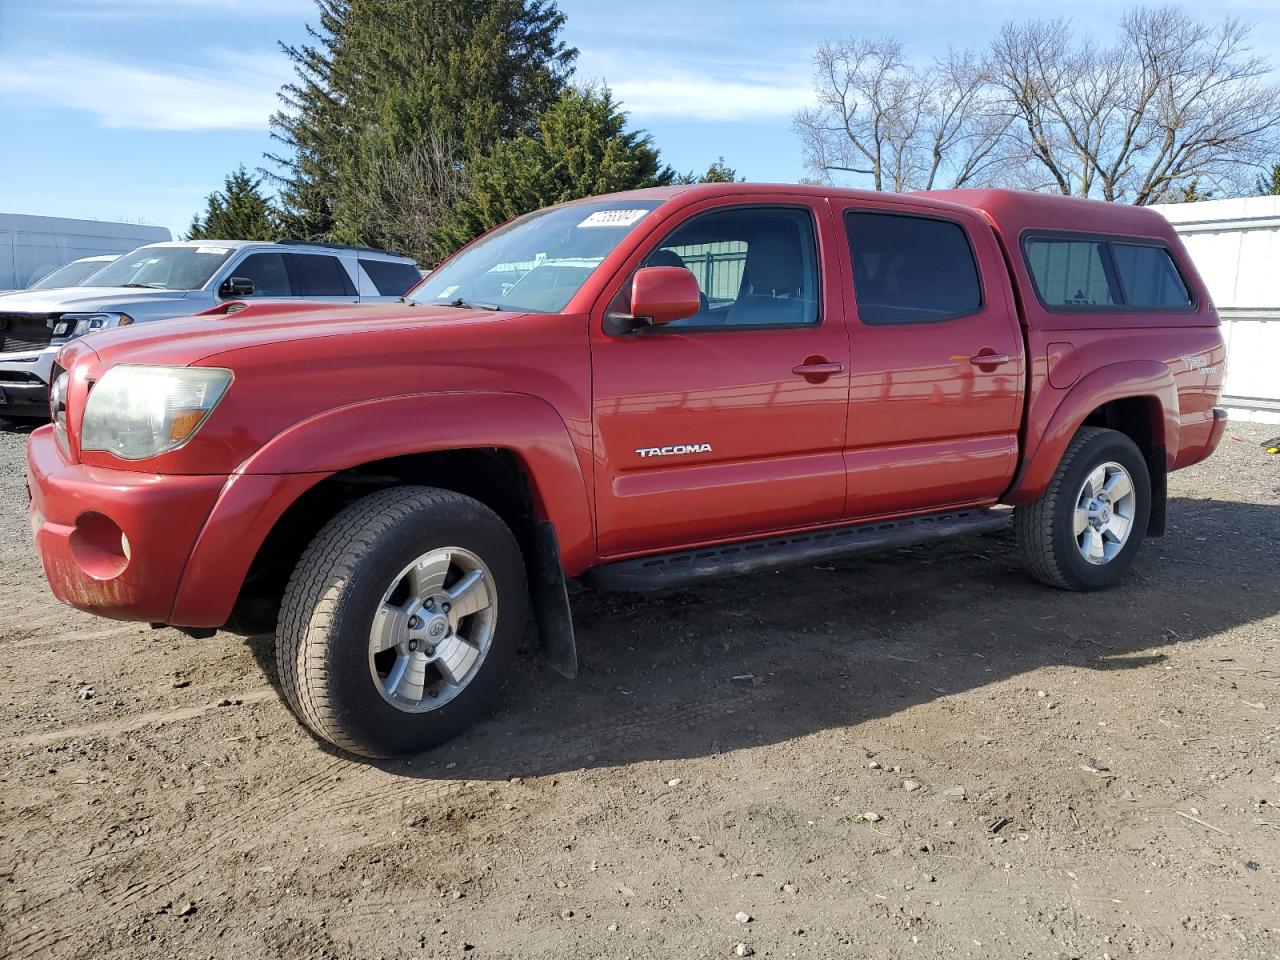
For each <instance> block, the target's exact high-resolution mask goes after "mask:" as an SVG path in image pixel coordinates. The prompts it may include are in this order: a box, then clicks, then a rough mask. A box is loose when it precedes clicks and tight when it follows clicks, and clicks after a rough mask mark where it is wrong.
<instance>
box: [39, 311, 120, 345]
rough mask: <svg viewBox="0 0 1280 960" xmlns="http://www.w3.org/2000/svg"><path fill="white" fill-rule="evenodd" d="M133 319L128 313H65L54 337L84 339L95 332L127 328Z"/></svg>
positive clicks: (57, 325)
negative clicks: (112, 328) (86, 335)
mask: <svg viewBox="0 0 1280 960" xmlns="http://www.w3.org/2000/svg"><path fill="white" fill-rule="evenodd" d="M131 323H133V317H131V316H129V315H128V314H127V313H64V314H63V315H62V316H60V317H59V318H58V322H57V323H56V324H55V325H54V327H53V335H54V336H55V337H62V338H64V339H67V340H74V339H75V338H76V337H83V336H84V335H85V334H86V333H93V331H95V330H105V329H107V328H109V327H127V326H128V325H129V324H131Z"/></svg>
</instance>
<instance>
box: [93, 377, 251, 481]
mask: <svg viewBox="0 0 1280 960" xmlns="http://www.w3.org/2000/svg"><path fill="white" fill-rule="evenodd" d="M230 384H231V371H230V370H223V369H221V368H219V367H153V366H143V365H135V364H123V363H122V364H120V365H119V366H115V367H112V368H111V369H110V370H108V371H107V373H106V375H105V376H104V377H103V378H102V379H101V380H99V381H98V383H97V384H96V385H95V386H94V388H93V389H92V390H91V391H90V392H89V402H88V403H87V404H86V405H85V409H84V419H83V420H82V422H81V427H80V449H82V450H105V451H106V452H108V453H114V454H115V455H116V456H117V457H120V458H121V459H122V460H145V459H146V458H147V457H154V456H156V455H158V454H161V453H166V452H167V451H169V450H176V449H177V448H178V447H180V446H182V445H183V444H184V443H186V442H187V441H188V440H190V439H191V438H192V437H193V436H195V434H196V431H197V430H199V429H200V426H201V424H203V423H204V421H205V419H206V418H207V417H208V416H209V414H210V413H212V412H213V408H214V407H216V406H217V405H218V401H219V400H221V399H222V397H223V395H224V394H225V393H226V392H227V387H228V386H230Z"/></svg>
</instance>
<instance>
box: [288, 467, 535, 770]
mask: <svg viewBox="0 0 1280 960" xmlns="http://www.w3.org/2000/svg"><path fill="white" fill-rule="evenodd" d="M441 556H443V557H444V558H445V559H443V560H441V559H440V557H441ZM442 563H443V565H444V567H445V570H446V573H445V574H441V575H440V577H439V580H440V589H439V591H437V592H436V593H435V594H433V596H435V597H436V598H437V599H436V601H434V602H431V601H425V604H426V605H424V606H420V607H415V606H414V604H415V603H423V602H424V601H423V600H422V599H421V597H418V596H417V594H418V593H419V592H421V593H423V594H424V595H425V593H427V592H428V590H429V589H434V582H435V581H434V579H433V578H434V574H435V573H436V572H437V571H438V569H439V567H440V564H442ZM455 567H457V568H458V569H462V568H463V567H467V568H469V572H468V573H467V574H466V575H465V576H461V575H460V576H459V578H458V579H456V580H454V581H453V583H452V585H451V586H450V585H447V584H448V583H449V581H448V579H447V577H448V576H451V575H452V571H453V570H454V568H455ZM468 578H471V580H474V581H477V583H478V587H483V588H484V590H485V596H484V598H482V599H483V600H484V601H485V602H486V603H487V605H486V606H485V607H484V608H483V609H482V610H480V611H479V612H476V613H464V614H462V615H461V616H460V617H459V618H458V622H457V624H456V626H455V625H454V624H453V619H452V617H453V615H454V614H451V611H450V605H449V602H448V600H449V599H454V598H453V595H452V594H451V593H450V592H449V591H461V589H462V586H463V582H464V581H465V580H467V579H468ZM419 585H422V590H420V591H419V590H418V589H417V587H418V586H419ZM478 587H477V589H478ZM406 597H407V599H404V598H406ZM465 600H466V598H465V597H463V596H462V594H461V593H459V594H458V598H457V605H458V606H459V607H463V606H467V604H466V602H465ZM476 602H477V603H478V602H480V601H476ZM527 604H528V595H527V587H526V583H525V572H524V563H523V561H522V558H521V553H520V548H519V546H518V544H517V543H516V540H515V537H514V536H513V535H512V533H511V531H510V529H508V527H507V526H506V524H504V523H503V522H502V520H500V519H499V518H498V516H497V515H496V514H495V513H494V512H493V511H492V510H490V509H489V508H488V507H486V506H484V505H483V504H481V503H479V502H478V501H476V500H473V499H471V498H470V497H464V496H462V495H460V494H457V493H453V492H450V491H447V490H439V489H435V488H432V487H396V488H392V489H388V490H382V491H380V492H378V493H374V494H371V495H370V496H367V497H365V498H363V499H361V500H359V501H357V502H355V503H353V504H351V505H350V506H348V507H346V508H345V509H344V510H343V511H342V512H341V513H339V514H338V515H337V516H336V517H334V518H333V519H332V520H330V521H329V523H327V524H326V525H325V527H324V528H323V529H322V530H321V531H320V532H319V533H318V534H317V535H316V537H315V539H314V540H313V541H312V542H311V544H310V545H309V546H308V547H307V549H306V551H305V552H304V553H303V555H302V558H301V559H300V560H299V561H298V564H297V566H296V567H295V568H294V571H293V575H292V576H291V577H290V579H289V585H288V587H287V588H286V589H285V594H284V598H283V602H282V603H281V608H280V619H279V623H278V625H277V630H276V664H277V667H278V669H279V676H280V686H281V688H282V690H283V692H284V696H285V699H286V701H287V702H288V704H289V706H290V707H291V708H292V709H293V711H294V713H295V714H297V716H298V718H299V719H300V720H301V721H302V722H303V723H304V724H305V725H306V726H307V727H308V728H309V729H310V730H311V731H312V732H314V733H315V734H316V735H317V736H319V737H321V738H323V739H325V740H327V741H329V742H330V743H332V744H334V745H335V746H338V747H341V748H342V749H343V750H347V751H349V752H351V753H355V754H360V755H361V756H366V757H391V756H397V755H400V754H406V753H417V752H419V751H423V750H427V749H430V748H431V747H434V746H436V745H438V744H440V743H443V742H444V741H446V740H448V739H450V738H451V737H453V736H455V735H457V734H458V733H459V732H461V731H462V730H464V729H465V728H466V727H467V726H469V725H470V724H471V723H472V722H474V721H475V720H476V719H477V718H478V717H480V716H481V715H482V714H483V713H485V712H486V711H487V710H488V709H489V707H490V706H491V705H492V704H493V701H494V699H495V698H496V695H497V693H498V692H499V690H500V689H501V687H502V684H503V681H504V680H505V679H506V676H507V674H508V672H509V668H510V666H511V662H512V660H513V658H514V656H515V652H516V647H517V646H518V644H519V641H520V638H521V635H522V633H523V631H524V625H525V613H526V609H527ZM472 605H474V604H472ZM413 609H417V611H418V614H420V616H418V615H415V616H409V614H408V613H406V612H404V611H407V610H413ZM468 609H469V607H468ZM388 611H391V612H390V613H389V612H388ZM428 611H430V612H428ZM454 613H456V612H454ZM442 619H443V620H445V621H447V622H446V623H445V625H444V627H443V628H441V620H442ZM375 620H377V625H375ZM414 621H416V622H417V624H418V626H419V627H421V629H420V630H419V631H418V632H417V633H416V634H415V633H412V632H411V631H410V630H409V627H410V626H412V625H413V623H414ZM477 624H480V625H481V626H482V627H483V630H482V631H481V632H480V633H477V626H476V625H477ZM440 629H442V630H443V631H445V632H447V636H443V639H441V638H440V637H441V634H440V633H438V632H437V631H438V630H440ZM466 633H469V634H471V635H473V639H474V643H473V644H472V645H473V646H474V647H475V648H476V649H479V647H480V646H481V640H480V639H479V638H480V637H481V636H484V637H487V638H488V640H487V645H486V646H485V647H484V651H483V652H482V653H478V654H475V656H478V658H479V659H478V661H475V662H474V664H473V665H472V666H471V667H470V668H469V672H468V673H467V674H466V677H465V679H464V678H459V679H458V683H457V684H456V685H455V684H450V683H449V682H448V680H447V678H448V677H449V674H448V672H447V671H445V670H443V669H441V668H442V667H444V666H445V665H446V658H448V659H449V660H450V661H457V662H459V663H467V662H471V661H469V660H468V659H467V657H470V656H471V655H472V654H471V652H470V651H469V650H468V649H467V646H465V645H464V644H470V643H471V641H468V640H466V638H465V637H464V634H466ZM428 634H431V635H432V636H433V637H435V638H434V639H427V637H428ZM384 636H385V637H387V638H395V639H396V641H397V642H396V645H395V646H392V647H390V648H388V649H385V650H380V651H379V652H374V651H375V648H378V647H381V645H382V643H383V642H384V641H383V640H382V639H381V638H382V637H384ZM415 636H416V637H418V638H419V639H418V640H414V639H412V637H415ZM450 641H456V642H454V643H453V645H452V646H451V647H449V649H450V650H452V651H455V652H456V651H459V650H461V651H466V654H465V655H458V656H454V654H452V653H445V652H441V653H440V654H439V658H438V659H436V660H435V661H432V662H426V661H425V659H424V658H425V657H426V655H427V654H428V653H430V654H433V655H434V654H436V652H437V647H436V646H428V644H438V645H439V650H440V651H445V649H446V644H447V643H448V642H450ZM409 644H420V646H418V647H415V650H416V651H417V652H416V653H414V652H408V649H407V648H408V645H409ZM402 661H403V662H404V663H406V664H408V666H407V667H405V668H403V669H400V670H399V672H400V676H399V678H398V679H397V678H396V672H397V669H398V668H399V667H400V664H401V662H402ZM384 669H385V670H386V673H385V675H384V673H383V671H384ZM454 669H457V668H454ZM420 675H421V676H423V677H424V679H423V680H422V682H421V683H420V684H419V685H417V686H416V687H415V686H414V683H413V682H412V681H413V679H415V678H417V677H418V676H420ZM437 675H438V680H432V679H431V678H432V677H433V676H437ZM406 677H408V678H409V682H406V683H405V684H404V685H403V686H402V687H401V688H397V687H396V685H397V684H400V683H401V681H405V680H406ZM404 689H409V690H416V695H417V696H418V697H420V698H421V700H420V701H418V702H416V704H415V703H414V702H412V701H414V694H413V693H405V694H403V697H404V699H403V700H402V699H401V691H402V690H404ZM436 689H438V690H439V691H440V692H439V693H435V692H433V691H434V690H436ZM446 694H447V695H446Z"/></svg>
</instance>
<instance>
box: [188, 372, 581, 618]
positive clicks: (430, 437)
mask: <svg viewBox="0 0 1280 960" xmlns="http://www.w3.org/2000/svg"><path fill="white" fill-rule="evenodd" d="M402 484H420V485H425V486H436V487H441V488H443V489H447V490H452V491H454V492H456V493H462V494H464V495H466V496H470V497H473V498H474V499H476V500H479V501H480V502H481V503H484V504H485V505H486V506H488V507H489V508H490V509H492V510H493V511H494V512H495V513H497V514H498V516H499V517H501V518H502V519H503V521H504V522H506V523H507V524H508V526H510V527H511V528H512V531H513V532H514V533H515V534H516V538H517V540H519V541H520V544H521V547H522V549H524V550H526V551H527V553H526V555H527V556H528V557H531V558H532V557H538V556H541V557H542V558H543V559H544V560H545V559H546V550H545V549H542V550H541V551H539V550H538V549H536V547H537V542H538V540H537V534H538V528H539V525H549V526H550V527H551V528H552V529H553V530H554V532H555V535H556V536H555V539H556V540H557V542H558V545H559V549H560V562H561V564H562V565H563V568H562V569H570V570H573V569H575V568H585V567H586V566H588V565H589V563H590V558H591V555H592V553H593V550H594V533H593V530H592V527H591V522H590V516H591V512H590V504H589V502H588V485H587V483H586V482H585V480H584V477H583V473H582V467H581V464H580V462H579V460H578V455H577V449H576V447H575V445H574V443H573V441H572V439H571V436H570V433H569V430H568V428H567V427H566V425H565V423H564V421H563V420H562V419H561V418H560V416H559V414H558V413H557V412H556V411H555V410H554V409H553V408H552V407H551V406H550V405H549V404H547V403H545V402H544V401H542V400H540V399H538V398H535V397H529V396H525V395H521V394H495V393H483V394H481V393H453V394H431V395H419V396H407V397H395V398H389V399H385V400H377V401H371V402H369V403H363V404H357V405H353V406H350V407H342V408H338V409H336V410H331V411H327V412H326V413H324V414H321V415H319V416H317V417H314V418H311V419H310V420H306V421H303V422H301V423H299V424H297V425H295V426H294V427H291V428H290V429H289V430H286V431H284V432H283V433H281V434H279V435H278V436H277V437H276V438H274V439H273V440H272V441H271V442H270V443H268V444H267V445H265V446H264V447H263V448H262V449H261V450H259V451H258V452H257V453H256V454H255V455H254V456H253V457H252V458H250V459H249V460H248V461H246V462H245V463H244V464H243V465H242V466H241V467H240V469H239V470H238V471H237V473H236V474H235V475H233V476H232V477H231V478H230V480H229V481H228V484H227V486H226V488H224V491H223V495H222V497H221V498H220V499H219V502H218V504H217V505H215V507H214V509H213V512H212V513H211V515H210V518H209V520H208V521H207V522H206V524H205V528H204V530H203V531H202V532H201V535H200V538H199V540H198V541H197V543H196V547H195V549H194V550H193V553H192V559H191V561H190V562H189V563H188V568H187V571H186V573H185V574H184V577H183V580H182V584H181V585H180V587H179V592H178V598H177V601H176V602H175V604H174V610H173V616H172V618H171V620H172V622H174V623H181V624H184V625H189V626H223V625H225V626H227V627H228V628H230V629H236V630H239V631H241V632H252V631H254V630H255V629H261V628H262V626H263V625H264V623H266V622H268V621H269V620H270V618H271V617H272V616H273V615H274V605H275V604H277V603H278V600H279V595H280V593H281V592H282V591H283V586H284V582H285V581H287V578H288V570H291V569H292V566H293V564H294V563H296V562H297V559H298V558H299V557H300V556H301V554H302V551H303V550H304V549H305V547H306V545H307V543H309V542H310V540H311V538H313V537H314V536H315V534H316V533H317V532H318V531H319V530H320V529H321V528H322V527H323V526H324V524H325V523H327V522H328V521H329V520H330V519H331V518H332V517H333V516H334V515H336V514H337V513H338V511H340V510H341V509H343V507H345V506H346V505H347V504H349V503H351V502H353V501H354V500H356V499H359V498H360V497H362V496H364V495H366V494H369V493H372V492H374V491H375V490H378V489H383V488H385V487H389V486H395V485H402ZM543 539H544V540H545V536H544V537H543ZM282 577H283V579H282ZM215 582H216V583H220V588H219V589H211V585H212V584H213V583H215Z"/></svg>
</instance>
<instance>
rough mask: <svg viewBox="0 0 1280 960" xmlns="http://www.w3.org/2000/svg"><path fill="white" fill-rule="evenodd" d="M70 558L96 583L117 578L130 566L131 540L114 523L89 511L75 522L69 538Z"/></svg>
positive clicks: (101, 515)
mask: <svg viewBox="0 0 1280 960" xmlns="http://www.w3.org/2000/svg"><path fill="white" fill-rule="evenodd" d="M70 544H71V555H72V556H73V557H74V558H75V561H76V563H78V564H79V565H80V569H81V570H83V571H84V572H85V573H87V574H88V575H89V576H91V577H93V578H94V579H95V580H110V579H112V578H114V577H118V576H119V575H120V574H121V573H123V572H124V569H125V567H127V566H128V565H129V557H130V549H129V538H128V537H126V536H125V535H124V531H123V530H121V529H120V528H119V527H118V526H117V525H116V522H115V521H114V520H112V519H111V518H110V517H108V516H106V515H105V514H101V513H97V512H95V511H90V512H89V513H82V514H81V515H80V516H79V518H77V520H76V528H75V530H73V531H72V532H71V537H70Z"/></svg>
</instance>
